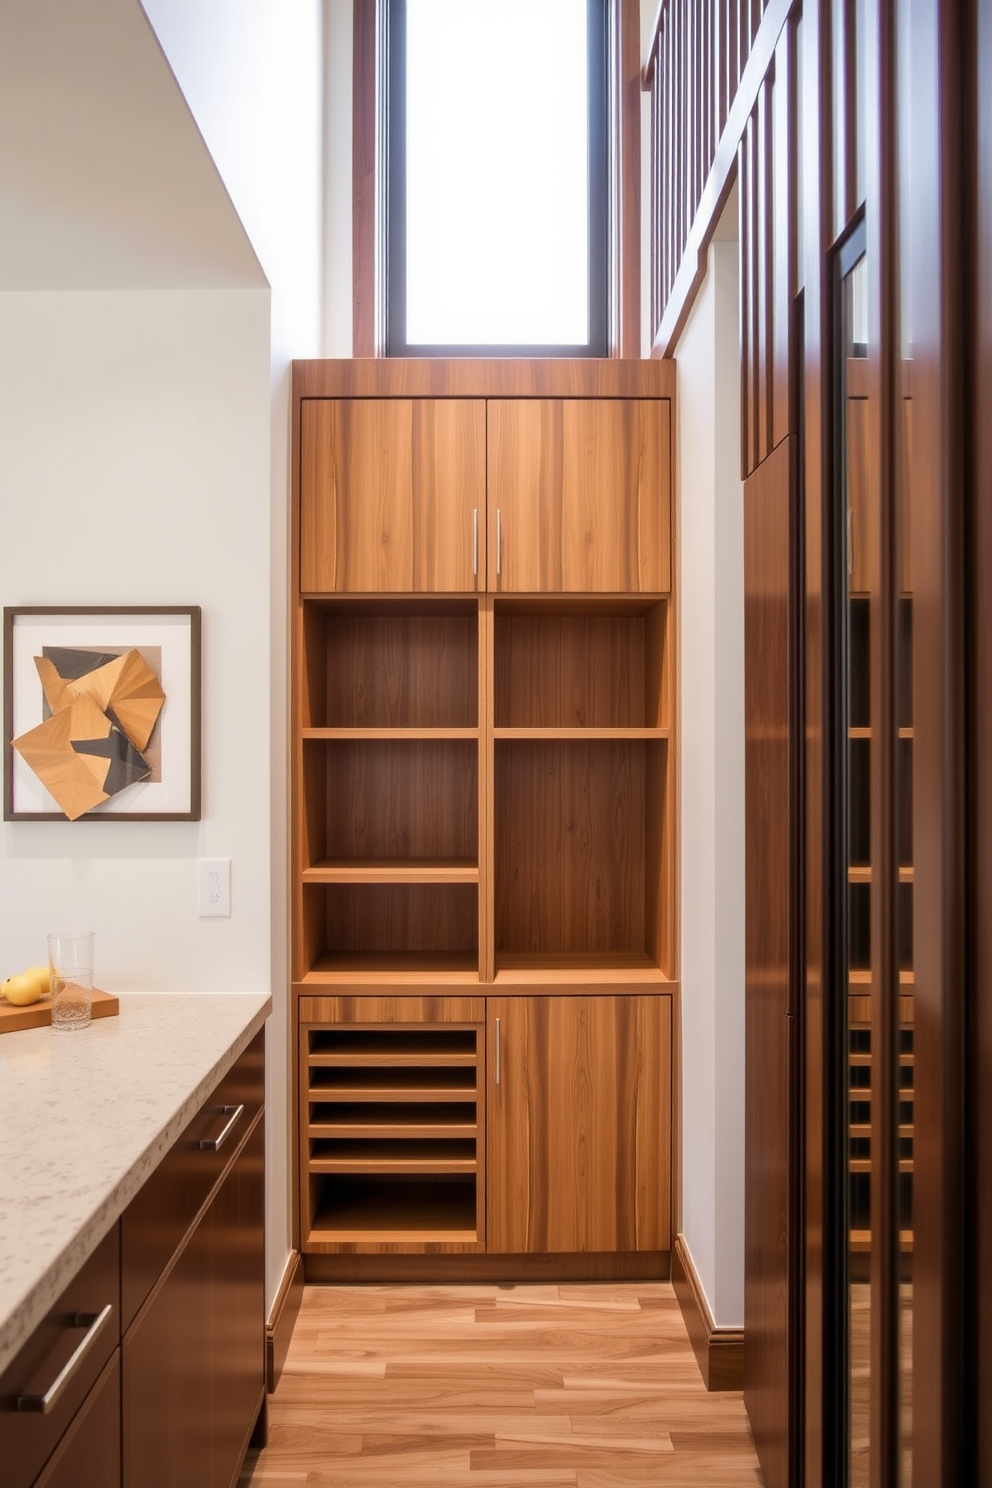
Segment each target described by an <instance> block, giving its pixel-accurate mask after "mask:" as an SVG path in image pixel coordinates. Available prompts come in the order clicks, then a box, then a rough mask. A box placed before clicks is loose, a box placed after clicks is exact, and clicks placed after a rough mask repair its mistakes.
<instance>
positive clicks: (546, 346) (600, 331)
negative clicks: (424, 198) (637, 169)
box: [383, 0, 610, 357]
mask: <svg viewBox="0 0 992 1488" xmlns="http://www.w3.org/2000/svg"><path fill="white" fill-rule="evenodd" d="M585 5H586V43H587V56H588V59H589V73H588V77H589V112H588V239H587V241H588V274H589V279H588V284H589V298H588V315H589V336H588V339H587V341H585V342H580V343H573V344H562V343H540V342H526V343H522V344H521V343H518V344H513V343H506V342H500V343H497V344H482V343H478V342H468V343H459V344H455V345H451V344H443V343H431V344H425V343H422V342H414V343H411V342H409V341H408V340H407V338H406V149H405V140H406V108H405V103H406V67H405V58H406V45H405V43H406V9H407V0H385V3H384V6H383V14H384V18H385V24H386V30H385V54H386V57H385V67H384V69H383V80H384V82H385V97H384V99H383V112H384V115H385V118H384V128H383V137H384V139H385V144H386V152H385V153H386V158H385V182H384V191H383V206H384V217H383V225H384V253H383V267H384V283H383V289H384V295H383V300H384V304H383V340H384V352H385V355H386V356H399V357H403V356H408V357H466V356H491V357H492V356H510V357H513V356H531V357H535V356H571V357H597V356H598V357H603V356H606V355H607V353H608V351H609V339H610V294H609V263H610V108H609V100H610V87H609V77H610V28H609V8H610V7H609V0H585Z"/></svg>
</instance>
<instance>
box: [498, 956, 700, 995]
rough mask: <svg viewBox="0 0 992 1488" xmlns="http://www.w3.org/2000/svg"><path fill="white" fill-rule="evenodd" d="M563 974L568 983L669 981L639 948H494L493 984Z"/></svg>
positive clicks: (520, 983) (545, 980)
mask: <svg viewBox="0 0 992 1488" xmlns="http://www.w3.org/2000/svg"><path fill="white" fill-rule="evenodd" d="M563 977H564V978H566V979H567V980H568V981H569V982H570V983H573V984H581V983H602V984H604V985H609V984H611V983H618V984H622V983H628V982H634V983H639V984H640V983H644V984H650V985H654V986H665V987H670V986H672V985H673V984H672V983H671V982H670V981H669V979H668V977H666V976H665V974H664V972H663V971H662V970H661V968H660V967H659V966H658V965H656V963H655V962H654V961H652V960H651V958H650V956H647V955H645V954H644V953H643V952H639V951H612V952H604V953H603V954H601V955H594V954H592V953H588V952H586V953H576V954H571V953H569V952H567V951H561V952H555V951H549V952H546V953H542V954H539V953H537V952H535V951H520V952H511V951H497V953H496V978H495V981H496V985H497V987H503V988H505V987H507V986H528V985H536V986H539V985H541V984H543V983H551V984H553V983H555V982H559V981H561V980H562V978H563Z"/></svg>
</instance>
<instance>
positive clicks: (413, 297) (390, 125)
mask: <svg viewBox="0 0 992 1488" xmlns="http://www.w3.org/2000/svg"><path fill="white" fill-rule="evenodd" d="M386 45H387V57H388V63H387V69H388V71H387V76H388V94H387V141H388V143H387V157H386V181H387V187H386V221H385V250H386V251H385V258H386V304H385V311H386V350H387V352H389V353H390V354H392V355H451V354H455V355H457V354H459V353H472V354H480V353H483V354H484V353H487V352H488V353H493V354H496V355H505V354H510V353H515V354H520V353H523V354H527V353H530V354H544V355H583V354H586V355H590V356H593V355H599V356H602V355H605V354H606V351H607V340H608V303H607V277H608V255H609V244H608V231H609V229H608V199H609V198H608V192H609V184H608V113H607V55H608V26H607V6H606V0H389V6H388V31H387V40H386Z"/></svg>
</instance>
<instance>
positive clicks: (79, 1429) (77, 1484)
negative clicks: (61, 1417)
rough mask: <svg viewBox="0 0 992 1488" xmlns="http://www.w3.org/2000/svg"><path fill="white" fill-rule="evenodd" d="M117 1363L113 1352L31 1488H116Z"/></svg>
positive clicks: (118, 1460) (118, 1477)
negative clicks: (56, 1448)
mask: <svg viewBox="0 0 992 1488" xmlns="http://www.w3.org/2000/svg"><path fill="white" fill-rule="evenodd" d="M120 1481H121V1363H120V1352H119V1351H117V1352H115V1353H114V1356H113V1358H112V1359H111V1361H110V1363H109V1364H108V1365H107V1367H106V1369H105V1370H104V1371H103V1374H102V1375H101V1376H100V1378H99V1380H98V1381H97V1383H96V1384H95V1385H94V1387H93V1389H92V1390H91V1392H90V1394H89V1395H88V1396H87V1399H86V1402H85V1404H84V1405H83V1407H82V1409H81V1410H80V1411H79V1412H78V1414H77V1415H76V1417H75V1419H74V1421H73V1423H72V1425H71V1426H70V1428H69V1430H68V1431H67V1432H66V1434H65V1436H64V1437H63V1438H62V1441H61V1442H60V1443H59V1446H58V1450H57V1451H56V1452H55V1454H54V1455H53V1457H52V1458H51V1460H50V1461H49V1463H48V1465H47V1466H46V1468H45V1471H44V1472H43V1473H42V1474H41V1477H40V1478H38V1479H37V1480H36V1482H35V1485H34V1488H120Z"/></svg>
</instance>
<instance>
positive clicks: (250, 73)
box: [144, 0, 350, 1303]
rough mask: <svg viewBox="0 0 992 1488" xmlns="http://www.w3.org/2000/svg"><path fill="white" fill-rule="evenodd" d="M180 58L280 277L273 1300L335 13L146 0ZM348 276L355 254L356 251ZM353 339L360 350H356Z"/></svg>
mask: <svg viewBox="0 0 992 1488" xmlns="http://www.w3.org/2000/svg"><path fill="white" fill-rule="evenodd" d="M144 6H145V10H146V12H147V14H148V17H149V19H150V21H151V23H152V25H153V26H154V28H155V31H156V34H157V36H158V39H159V41H160V43H161V45H162V48H163V50H164V52H165V55H166V57H167V58H168V62H169V65H170V66H171V68H172V70H173V72H174V73H175V76H176V79H177V80H178V83H179V86H180V87H181V89H182V91H183V93H184V95H185V98H186V101H187V103H188V104H189V107H190V109H191V111H192V113H193V116H194V118H195V119H196V122H197V125H198V126H199V129H200V131H201V133H202V135H203V138H204V140H205V142H206V144H207V147H208V149H209V150H210V153H211V155H212V156H213V160H214V162H215V164H216V166H217V169H218V171H219V172H220V175H221V177H222V178H223V182H224V185H225V186H226V188H227V191H228V192H229V193H230V197H231V200H232V202H233V204H234V207H235V208H236V210H237V212H238V214H239V216H240V218H241V221H242V223H243V224H244V228H245V231H246V233H247V235H248V237H249V239H250V240H251V243H252V245H253V247H254V249H255V251H256V253H257V254H258V257H259V260H260V261H261V264H262V267H263V269H264V270H265V273H266V276H267V278H268V281H269V284H270V285H271V287H272V313H271V363H270V365H269V366H268V367H267V376H268V380H269V390H270V407H269V409H268V410H267V415H266V417H265V424H266V429H267V432H268V429H269V426H270V427H271V460H270V467H269V470H268V493H267V498H266V504H265V510H264V515H265V517H266V518H267V523H268V526H267V536H268V543H269V555H268V557H269V561H268V564H267V566H266V572H265V574H264V577H263V578H262V579H261V582H259V583H258V584H257V586H256V588H255V592H254V595H253V604H254V606H255V609H256V611H257V613H258V615H259V618H260V620H261V621H262V623H263V625H264V636H263V644H264V648H265V660H266V664H267V666H268V668H270V671H271V677H270V680H269V682H268V683H267V685H266V686H264V688H263V687H259V688H258V689H257V690H256V692H255V696H254V702H255V709H256V718H257V721H258V727H259V729H260V730H262V731H263V732H265V734H266V736H267V738H268V739H269V743H270V749H271V781H270V782H268V783H267V786H266V790H265V792H264V794H263V795H262V796H261V797H260V798H259V799H260V804H261V805H264V807H265V808H266V810H267V811H268V812H269V815H268V832H267V834H266V838H265V841H264V844H263V843H262V842H259V844H258V846H259V850H260V851H261V852H263V853H264V856H265V859H266V861H267V863H268V865H269V871H270V881H271V898H270V902H269V903H268V904H267V905H265V906H263V907H261V910H260V912H261V914H262V915H263V916H264V918H265V919H266V921H267V922H268V923H270V924H271V967H270V973H269V974H270V978H271V987H272V992H273V1003H274V1006H273V1013H272V1017H271V1018H270V1019H269V1028H268V1036H267V1039H268V1041H267V1057H268V1067H267V1076H266V1181H267V1185H268V1223H267V1230H266V1268H267V1292H268V1298H269V1301H270V1303H271V1301H272V1299H273V1297H274V1295H275V1292H276V1289H277V1288H278V1285H279V1281H280V1278H281V1276H282V1272H283V1269H284V1267H285V1263H286V1258H287V1255H288V1252H289V1247H290V1235H291V1224H290V1195H291V1184H290V1171H289V1163H290V1131H289V1067H290V1044H289V995H288V983H287V971H288V950H287V937H288V895H289V887H288V859H289V848H288V807H289V783H288V782H289V766H288V753H287V730H288V719H289V696H288V660H289V634H288V610H289V595H288V586H289V552H288V541H289V509H290V394H291V376H292V371H291V366H290V363H291V361H292V359H293V358H294V357H311V356H317V355H318V354H319V353H320V351H321V337H320V327H321V316H322V308H321V301H322V279H323V263H322V258H323V254H322V247H323V207H322V203H323V183H322V170H323V150H322V132H323V105H322V98H323V83H322V57H323V50H322V49H323V34H322V33H323V17H322V6H321V4H320V0H144ZM348 272H349V275H350V259H349V270H348ZM349 349H350V348H349Z"/></svg>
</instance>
